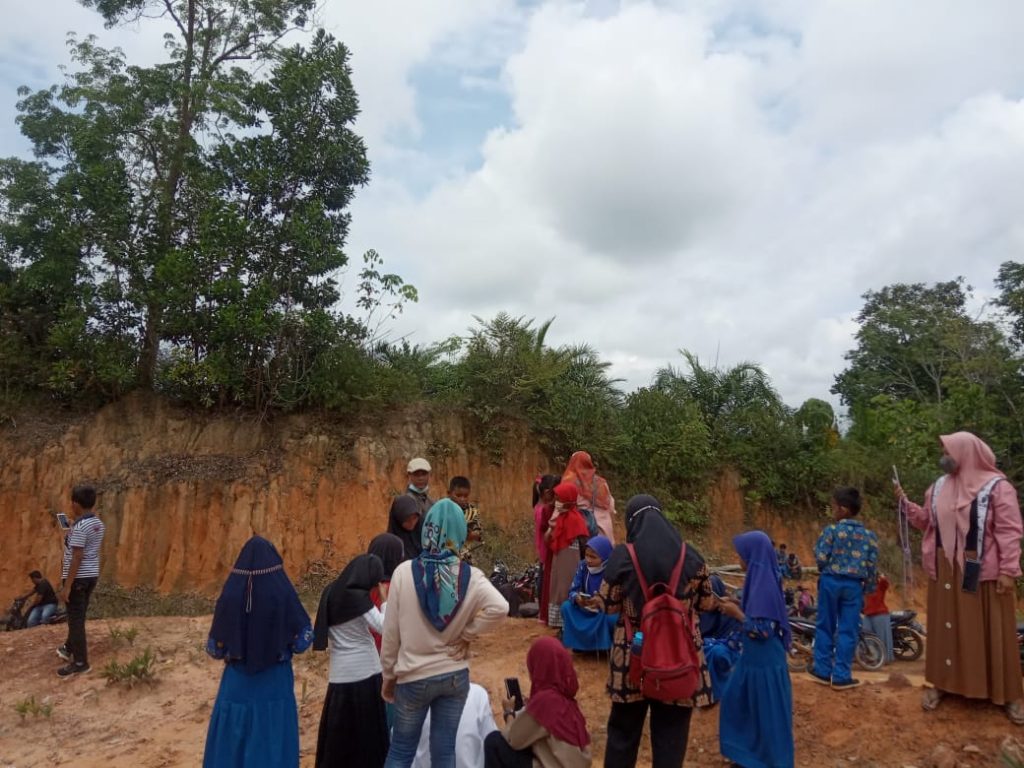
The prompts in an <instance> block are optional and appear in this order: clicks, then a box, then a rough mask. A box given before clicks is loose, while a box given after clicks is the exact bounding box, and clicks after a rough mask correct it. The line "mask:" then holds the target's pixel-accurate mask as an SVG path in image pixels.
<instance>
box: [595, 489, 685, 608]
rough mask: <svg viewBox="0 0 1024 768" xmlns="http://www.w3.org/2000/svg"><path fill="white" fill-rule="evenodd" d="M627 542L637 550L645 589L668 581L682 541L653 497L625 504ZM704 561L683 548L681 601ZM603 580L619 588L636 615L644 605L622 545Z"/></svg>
mask: <svg viewBox="0 0 1024 768" xmlns="http://www.w3.org/2000/svg"><path fill="white" fill-rule="evenodd" d="M626 541H627V542H629V543H631V544H632V545H633V547H634V548H635V549H636V558H637V560H638V561H639V562H640V567H641V569H643V573H644V578H646V579H647V585H648V586H652V585H654V584H656V583H657V582H665V583H666V584H667V583H668V581H669V578H670V577H671V576H672V569H673V568H675V565H676V563H677V562H679V553H680V552H681V551H682V546H683V537H682V536H680V535H679V531H677V530H676V528H675V526H673V525H672V524H671V523H670V522H669V521H668V520H667V519H666V518H665V516H664V515H663V514H662V512H661V504H660V503H659V502H658V500H657V499H656V498H654V497H653V496H647V495H640V496H634V497H633V498H631V499H630V500H629V502H628V503H627V504H626ZM703 565H704V558H703V557H701V555H700V553H699V552H698V551H697V550H696V549H694V548H693V547H692V546H690V545H687V547H686V560H685V561H684V562H683V573H682V576H680V578H679V589H678V590H677V591H676V597H683V596H684V594H685V592H686V585H687V583H688V582H689V581H690V580H691V579H693V578H694V577H696V575H697V573H698V572H699V571H700V569H701V566H703ZM604 579H605V581H607V582H608V583H609V584H613V585H614V584H619V585H621V586H622V588H623V590H625V592H626V595H628V596H629V599H630V601H631V602H632V603H633V605H634V606H635V607H636V609H637V610H638V611H639V610H640V608H641V607H642V606H643V604H644V594H643V590H641V589H640V581H639V579H637V577H636V571H635V569H634V568H633V560H632V559H631V558H630V556H629V550H627V549H626V545H625V544H619V545H618V546H617V547H615V549H614V550H613V551H612V554H611V557H609V558H608V565H607V567H606V568H605V571H604Z"/></svg>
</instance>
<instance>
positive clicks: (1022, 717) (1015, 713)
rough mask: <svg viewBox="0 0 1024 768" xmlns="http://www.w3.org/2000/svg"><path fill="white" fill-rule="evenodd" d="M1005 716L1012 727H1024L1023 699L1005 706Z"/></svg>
mask: <svg viewBox="0 0 1024 768" xmlns="http://www.w3.org/2000/svg"><path fill="white" fill-rule="evenodd" d="M1006 716H1007V717H1008V718H1010V722H1011V723H1013V724H1014V725H1024V699H1017V700H1016V701H1011V702H1010V703H1009V704H1007V705H1006Z"/></svg>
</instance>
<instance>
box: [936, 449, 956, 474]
mask: <svg viewBox="0 0 1024 768" xmlns="http://www.w3.org/2000/svg"><path fill="white" fill-rule="evenodd" d="M956 466H957V465H956V459H954V458H953V457H952V456H946V455H945V454H943V456H942V458H941V459H939V469H941V470H942V471H943V472H945V473H946V474H947V475H952V474H953V473H954V472H956Z"/></svg>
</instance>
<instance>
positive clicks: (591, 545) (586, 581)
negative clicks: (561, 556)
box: [580, 536, 615, 595]
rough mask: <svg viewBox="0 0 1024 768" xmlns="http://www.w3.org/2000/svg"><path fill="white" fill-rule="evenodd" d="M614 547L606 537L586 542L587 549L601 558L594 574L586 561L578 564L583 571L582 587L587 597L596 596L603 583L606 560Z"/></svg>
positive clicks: (596, 537)
mask: <svg viewBox="0 0 1024 768" xmlns="http://www.w3.org/2000/svg"><path fill="white" fill-rule="evenodd" d="M614 548H615V547H614V546H613V545H612V543H611V541H610V540H609V539H608V537H607V536H594V537H593V538H592V539H590V540H589V541H587V549H592V550H594V552H595V553H596V554H597V556H598V557H600V558H601V566H600V567H599V568H598V569H597V570H596V571H594V572H592V571H591V570H590V566H588V565H587V561H586V560H584V561H583V562H581V563H580V568H581V569H582V571H583V586H584V589H585V591H586V593H587V594H588V595H596V594H597V593H598V591H599V590H600V589H601V584H602V583H603V582H604V571H605V568H606V567H607V566H608V558H609V557H611V554H612V550H613V549H614Z"/></svg>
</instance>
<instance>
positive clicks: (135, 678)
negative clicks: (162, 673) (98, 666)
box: [103, 648, 156, 688]
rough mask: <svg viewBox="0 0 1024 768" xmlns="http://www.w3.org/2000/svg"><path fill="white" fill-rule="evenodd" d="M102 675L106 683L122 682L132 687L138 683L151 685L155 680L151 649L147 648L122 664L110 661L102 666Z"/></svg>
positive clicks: (154, 658) (154, 657)
mask: <svg viewBox="0 0 1024 768" xmlns="http://www.w3.org/2000/svg"><path fill="white" fill-rule="evenodd" d="M103 677H104V678H105V679H106V681H107V685H113V684H115V683H124V684H125V685H127V686H128V687H129V688H134V687H135V686H136V685H138V684H139V683H146V684H150V685H151V684H152V683H154V682H156V656H155V655H154V654H153V649H152V648H147V649H146V650H145V651H143V652H142V653H140V654H139V655H138V656H136V657H135V658H133V659H132V660H130V661H128V662H125V663H124V664H122V663H120V662H118V661H111V662H110V663H109V664H107V666H106V667H104V668H103Z"/></svg>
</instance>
